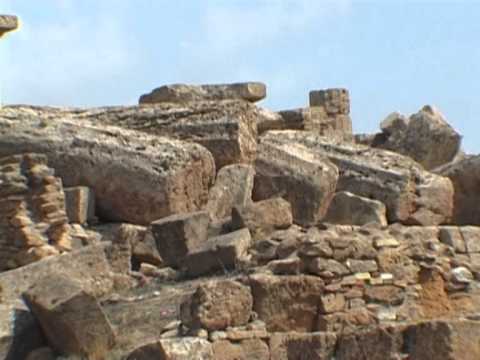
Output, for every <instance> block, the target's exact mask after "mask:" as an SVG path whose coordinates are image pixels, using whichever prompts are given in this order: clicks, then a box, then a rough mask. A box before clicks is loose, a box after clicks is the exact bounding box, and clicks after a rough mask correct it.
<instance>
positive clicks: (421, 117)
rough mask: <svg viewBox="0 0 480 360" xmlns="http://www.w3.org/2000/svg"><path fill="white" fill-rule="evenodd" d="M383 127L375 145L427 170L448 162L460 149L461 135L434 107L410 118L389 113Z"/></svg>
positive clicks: (424, 109)
mask: <svg viewBox="0 0 480 360" xmlns="http://www.w3.org/2000/svg"><path fill="white" fill-rule="evenodd" d="M381 127H382V131H383V133H382V134H380V135H378V136H377V137H376V140H375V141H374V143H373V144H372V145H373V146H375V147H379V148H382V149H387V150H391V151H395V152H397V153H399V154H403V155H406V156H409V157H410V158H412V159H414V160H415V161H417V162H418V163H419V164H421V165H423V167H425V169H427V170H430V169H434V168H436V167H438V166H440V165H444V164H447V163H449V162H450V161H452V160H453V159H454V158H455V156H456V155H457V153H458V152H459V150H460V143H461V140H462V137H461V136H460V135H459V134H458V133H457V132H456V131H455V130H454V129H453V128H452V127H451V126H450V125H449V124H448V123H447V121H446V120H445V118H444V116H443V115H442V114H441V113H440V111H438V110H437V109H436V108H434V107H433V106H429V105H426V106H424V107H423V108H422V109H421V110H420V111H419V112H418V113H416V114H413V115H412V116H411V117H410V118H409V119H406V118H405V117H404V116H403V115H401V114H398V113H393V114H390V115H389V116H388V117H387V118H386V119H385V120H384V121H383V122H382V125H381Z"/></svg>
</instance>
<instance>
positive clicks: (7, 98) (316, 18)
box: [0, 0, 480, 153]
mask: <svg viewBox="0 0 480 360" xmlns="http://www.w3.org/2000/svg"><path fill="white" fill-rule="evenodd" d="M0 13H13V14H17V15H19V16H20V17H21V19H22V22H23V26H22V29H21V31H19V32H16V33H13V34H11V35H10V36H8V37H6V38H4V39H2V40H1V41H0V86H1V95H0V96H1V101H2V102H3V103H32V104H43V105H46V104H49V105H78V106H97V105H111V104H134V103H135V102H136V101H137V99H138V97H139V95H141V94H142V93H144V92H147V91H150V90H151V89H152V88H154V87H157V86H159V85H162V84H167V83H176V82H185V83H218V82H235V81H248V80H258V81H263V82H265V83H266V84H267V86H268V97H267V99H266V100H265V101H263V102H262V103H261V105H262V106H265V107H268V108H271V109H275V110H280V109H287V108H294V107H301V106H306V105H307V102H308V91H309V90H311V89H322V88H329V87H346V88H348V89H349V90H350V94H351V102H352V119H353V124H354V129H355V131H356V132H374V131H376V130H377V129H378V125H379V123H380V121H381V120H382V119H383V118H385V117H386V116H387V115H388V114H389V113H390V112H392V111H400V112H402V113H405V114H411V113H414V112H416V111H418V110H419V109H420V108H421V107H422V106H423V105H425V104H433V105H435V106H437V107H438V108H439V109H440V110H441V111H442V112H443V113H444V115H445V116H446V118H447V119H448V121H449V122H450V123H451V124H452V125H453V126H454V127H455V128H456V129H457V130H458V131H459V132H460V133H461V134H462V135H463V136H464V141H463V144H464V148H465V149H466V150H467V151H468V152H472V153H479V152H480V140H479V139H478V135H477V134H479V129H480V106H479V105H480V104H479V101H478V100H479V98H480V21H479V19H480V2H479V1H458V0H457V1H450V2H447V1H389V0H382V1H354V0H350V1H349V0H336V1H321V0H291V1H287V0H285V1H281V0H277V1H275V0H263V1H260V0H216V1H214V0H211V1H209V0H183V1H182V0H176V1H172V0H155V1H154V0H44V1H38V0H0Z"/></svg>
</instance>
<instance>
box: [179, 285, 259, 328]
mask: <svg viewBox="0 0 480 360" xmlns="http://www.w3.org/2000/svg"><path fill="white" fill-rule="evenodd" d="M252 303H253V300H252V294H251V293H250V289H249V288H248V287H247V286H245V285H242V284H240V283H238V282H236V281H232V280H224V281H216V282H211V283H206V284H204V285H200V286H199V287H198V288H197V291H196V292H195V293H194V294H193V296H192V297H191V298H190V299H188V300H187V302H185V303H184V304H182V309H181V316H182V322H183V324H184V325H186V326H188V327H189V328H191V329H196V328H204V329H207V330H224V329H226V328H227V327H230V326H241V325H245V324H246V323H247V322H248V320H249V319H250V313H251V311H252Z"/></svg>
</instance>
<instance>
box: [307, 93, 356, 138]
mask: <svg viewBox="0 0 480 360" xmlns="http://www.w3.org/2000/svg"><path fill="white" fill-rule="evenodd" d="M349 114H350V98H349V94H348V90H346V89H327V90H314V91H310V122H309V126H308V128H307V130H310V131H313V132H316V133H318V134H320V135H323V136H328V137H335V138H338V139H344V140H348V141H350V140H351V139H352V120H351V119H350V116H349Z"/></svg>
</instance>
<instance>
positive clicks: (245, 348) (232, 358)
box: [212, 339, 270, 360]
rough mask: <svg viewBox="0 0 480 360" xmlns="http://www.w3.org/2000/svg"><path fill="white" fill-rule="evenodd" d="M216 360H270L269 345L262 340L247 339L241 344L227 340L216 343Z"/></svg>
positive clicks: (240, 342)
mask: <svg viewBox="0 0 480 360" xmlns="http://www.w3.org/2000/svg"><path fill="white" fill-rule="evenodd" d="M212 347H213V355H214V357H213V358H214V359H215V360H268V359H270V351H269V348H268V345H267V344H266V343H265V342H263V341H262V340H260V339H246V340H241V341H239V342H230V341H227V340H219V341H215V342H214V343H213V344H212Z"/></svg>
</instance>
